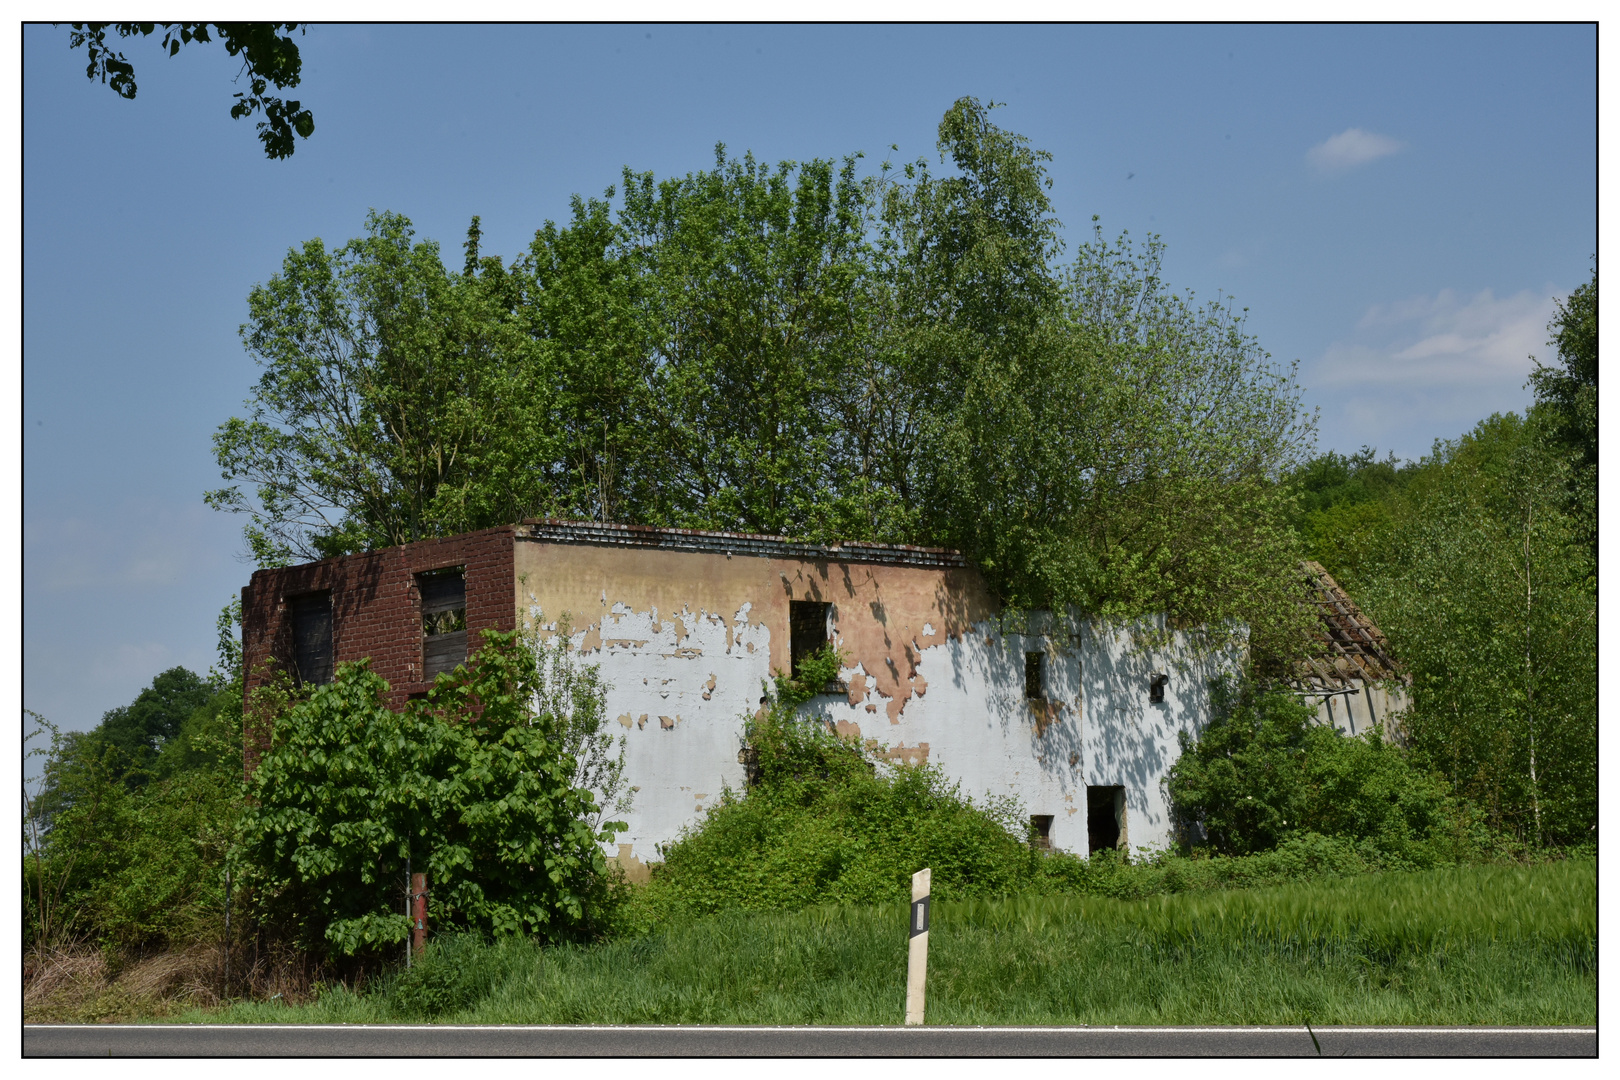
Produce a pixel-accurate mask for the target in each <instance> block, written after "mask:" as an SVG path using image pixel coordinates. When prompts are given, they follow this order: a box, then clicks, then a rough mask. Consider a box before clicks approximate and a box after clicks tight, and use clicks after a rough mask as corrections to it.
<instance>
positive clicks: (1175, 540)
mask: <svg viewBox="0 0 1620 1080" xmlns="http://www.w3.org/2000/svg"><path fill="white" fill-rule="evenodd" d="M938 150H939V154H940V158H941V162H942V164H944V165H945V168H943V169H942V170H941V171H940V172H938V173H937V174H936V172H935V171H934V170H933V169H932V168H931V167H930V165H929V164H928V163H927V162H926V161H918V162H913V163H910V164H907V165H905V166H903V167H901V168H899V169H896V168H894V166H893V165H892V164H890V163H885V165H884V166H883V168H882V169H880V170H879V171H878V173H877V175H873V176H868V177H865V178H862V177H860V176H858V175H857V172H856V166H857V163H858V159H857V158H854V157H851V158H846V159H844V160H843V161H842V162H834V161H830V160H825V159H816V160H811V161H808V162H804V163H795V162H791V161H789V162H781V163H778V164H777V165H775V166H767V165H765V164H763V163H760V162H758V161H756V160H755V159H754V158H753V157H752V156H748V155H745V156H744V157H743V158H742V159H740V160H739V159H734V158H730V157H728V156H727V155H726V153H725V150H724V148H723V147H721V148H718V149H717V152H716V160H715V166H714V168H713V169H712V170H709V171H700V172H694V173H691V174H688V175H686V176H684V177H679V178H673V179H666V180H662V181H659V180H657V179H655V178H654V177H653V176H652V175H651V174H648V173H636V172H633V171H630V170H626V172H625V175H624V188H623V192H622V202H621V204H620V206H619V209H618V210H617V211H615V209H614V206H613V200H614V198H615V194H616V193H615V189H611V188H610V189H608V190H607V192H606V193H605V195H604V197H603V198H602V199H592V200H582V199H575V200H574V202H573V205H572V216H571V218H570V220H569V221H568V223H567V224H566V225H565V226H558V225H557V224H555V223H553V222H547V223H546V225H545V226H544V227H543V228H542V229H541V230H539V231H538V232H537V233H536V235H535V238H534V242H533V243H532V244H531V245H530V248H529V250H528V252H527V253H526V254H525V255H524V256H522V257H520V258H519V259H518V260H516V261H515V262H514V263H513V265H511V266H510V267H503V266H502V265H501V263H500V260H499V259H494V258H490V257H486V256H483V255H482V254H481V253H480V251H479V242H480V236H479V235H478V228H477V219H474V225H473V228H472V229H471V230H470V231H469V235H468V241H467V247H466V260H465V264H464V268H463V271H462V273H461V274H459V275H456V274H452V273H450V272H449V271H447V270H446V269H445V268H444V265H443V263H442V262H441V260H440V258H439V255H438V251H437V248H436V247H434V246H433V245H432V244H428V243H415V242H413V241H412V239H411V235H410V229H409V224H408V222H406V221H405V220H404V219H403V218H400V217H398V216H397V215H392V214H382V215H373V216H372V218H371V219H370V220H369V222H368V230H369V235H368V236H367V237H366V238H364V239H361V240H356V241H352V242H350V243H349V244H347V245H345V246H344V247H343V248H341V249H339V250H338V251H337V252H336V253H335V254H328V253H327V251H326V249H325V248H324V246H323V245H321V244H320V242H319V241H311V242H309V243H308V244H305V245H304V247H303V248H302V249H301V250H299V251H295V252H293V253H291V254H289V256H288V258H287V260H286V262H285V263H284V265H283V269H282V273H281V274H280V275H278V276H277V277H275V278H273V279H272V280H271V282H270V283H269V284H268V285H266V286H264V287H261V288H260V289H256V290H255V292H254V294H253V296H252V298H251V312H252V321H251V322H250V323H249V324H248V326H247V327H245V328H244V339H245V340H246V341H247V343H248V346H249V349H250V351H252V352H253V353H254V354H255V356H256V357H257V358H258V359H259V360H260V363H261V365H262V366H263V369H264V375H263V377H262V378H261V380H260V382H259V385H258V387H257V389H256V390H255V393H254V396H253V398H252V399H250V402H249V406H250V409H251V410H252V413H251V415H250V417H249V418H248V419H245V420H244V419H235V420H231V421H230V422H228V423H227V424H226V425H224V426H223V427H222V428H221V429H220V431H219V433H218V435H217V436H216V440H215V448H216V452H217V454H218V458H219V463H220V465H221V469H222V472H223V473H224V475H225V477H226V479H227V480H228V481H231V482H232V483H233V486H231V487H228V488H225V489H222V490H220V491H217V492H213V493H211V494H210V496H209V499H210V501H211V502H212V503H213V504H214V505H215V506H218V507H221V508H224V509H231V510H238V511H244V512H247V513H248V514H249V515H250V524H249V527H248V529H247V535H248V540H249V543H250V546H251V547H252V549H253V552H254V554H255V556H256V557H257V558H258V559H259V561H261V562H274V561H284V560H287V559H290V558H294V557H301V558H313V557H319V556H326V555H335V554H339V553H342V552H347V551H352V550H359V549H363V548H369V547H377V546H384V545H387V544H395V543H400V542H403V541H407V540H413V539H416V538H418V537H421V536H431V535H443V534H449V533H455V532H459V531H463V530H467V529H472V528H478V527H481V526H488V525H496V524H502V523H506V522H510V521H513V520H516V519H518V518H520V517H523V516H526V515H530V514H557V515H563V516H569V517H580V518H586V519H597V520H605V521H622V522H629V523H636V524H648V525H657V526H679V527H695V528H709V529H727V530H742V531H751V532H765V533H778V534H786V535H789V536H794V537H800V538H808V539H814V540H822V541H829V540H839V539H846V538H855V539H865V540H880V541H889V542H901V543H927V544H941V545H946V546H951V547H955V548H959V549H961V550H963V551H964V552H966V553H967V554H968V555H969V556H970V557H972V558H973V559H974V561H975V562H976V563H977V564H978V565H979V566H980V567H981V568H982V569H983V570H984V572H985V574H986V576H987V577H988V579H989V581H990V583H991V585H992V587H993V588H995V589H996V590H997V592H999V593H1000V594H1001V595H1002V596H1003V598H1004V599H1006V600H1007V601H1008V602H1009V603H1011V604H1012V605H1014V606H1019V607H1034V606H1048V605H1051V606H1061V605H1064V604H1076V605H1079V606H1081V607H1084V608H1086V609H1088V610H1091V611H1095V612H1098V613H1101V614H1103V615H1106V616H1110V617H1120V618H1124V617H1131V616H1136V615H1143V614H1148V613H1153V612H1167V613H1169V614H1170V615H1171V616H1172V619H1173V620H1174V624H1175V625H1192V624H1204V625H1206V626H1209V627H1211V628H1212V629H1214V630H1215V631H1216V632H1217V633H1219V634H1222V635H1226V636H1229V635H1230V634H1231V633H1233V632H1241V629H1240V626H1241V624H1247V625H1248V626H1250V627H1252V628H1253V635H1252V636H1253V641H1254V643H1256V644H1261V643H1265V642H1271V643H1272V644H1271V645H1270V646H1268V647H1271V648H1273V649H1274V650H1275V649H1276V648H1278V647H1280V646H1281V645H1282V644H1283V643H1285V642H1288V641H1293V642H1296V643H1297V642H1298V641H1301V640H1303V632H1302V622H1301V620H1302V615H1301V613H1300V610H1299V605H1297V604H1295V603H1293V602H1292V591H1291V590H1292V589H1293V588H1294V584H1295V583H1294V567H1295V564H1296V562H1297V558H1298V551H1297V544H1296V543H1295V537H1294V533H1293V531H1292V529H1291V528H1290V526H1289V515H1290V512H1291V504H1290V502H1289V498H1290V494H1289V491H1288V489H1287V488H1286V487H1285V486H1284V485H1282V484H1281V480H1282V479H1283V477H1284V476H1285V475H1286V474H1288V473H1289V472H1290V470H1291V469H1293V468H1294V466H1295V465H1297V464H1298V463H1299V461H1300V460H1301V455H1302V454H1303V452H1304V449H1305V448H1306V447H1307V446H1308V444H1309V440H1310V436H1311V428H1312V425H1311V420H1310V418H1309V417H1307V416H1305V415H1304V414H1303V413H1302V411H1301V409H1300V407H1299V400H1298V387H1297V386H1296V385H1295V383H1294V380H1293V376H1292V372H1291V371H1289V370H1287V369H1282V368H1279V367H1277V366H1276V365H1274V364H1272V362H1271V360H1270V357H1269V356H1267V355H1266V354H1265V353H1264V351H1263V350H1261V349H1260V348H1259V346H1258V344H1257V343H1256V342H1255V341H1254V339H1253V338H1252V337H1251V336H1249V335H1248V334H1247V333H1246V331H1245V329H1244V323H1243V318H1244V317H1243V314H1242V313H1241V312H1238V311H1235V310H1234V309H1233V307H1232V305H1231V304H1230V303H1229V302H1226V301H1219V300H1218V301H1216V302H1214V303H1204V304H1199V303H1197V302H1196V301H1195V300H1194V299H1193V298H1192V297H1190V296H1186V295H1180V294H1176V293H1173V292H1171V291H1170V290H1169V289H1168V288H1167V287H1166V286H1165V285H1164V283H1163V280H1162V276H1161V273H1160V262H1161V259H1162V246H1161V245H1160V244H1159V242H1158V241H1157V240H1156V239H1154V240H1151V241H1150V242H1149V243H1148V244H1147V245H1146V246H1145V247H1144V248H1142V249H1141V250H1138V249H1137V248H1136V247H1134V246H1133V245H1132V244H1130V243H1129V242H1128V241H1127V240H1125V239H1123V238H1122V239H1121V240H1120V241H1118V242H1116V243H1112V244H1110V243H1108V242H1105V241H1104V240H1103V238H1102V235H1101V232H1100V230H1099V229H1095V228H1094V230H1093V239H1092V240H1091V242H1089V243H1087V244H1085V245H1082V246H1081V248H1080V249H1079V251H1078V252H1077V254H1076V257H1075V258H1074V259H1073V260H1072V261H1071V262H1070V263H1068V264H1063V263H1062V262H1061V256H1062V250H1063V249H1062V244H1061V226H1060V224H1059V222H1058V221H1057V220H1056V218H1055V216H1054V215H1053V213H1052V208H1051V203H1050V200H1049V197H1048V193H1047V192H1048V188H1049V186H1050V179H1049V177H1048V176H1047V174H1046V162H1047V161H1048V160H1049V155H1047V154H1045V153H1044V152H1042V151H1039V150H1037V149H1035V148H1033V147H1031V146H1030V145H1029V142H1028V140H1027V139H1025V138H1023V137H1022V136H1020V135H1017V134H1015V133H1013V132H1009V131H1006V130H1004V129H1002V128H1000V127H998V126H997V125H996V124H994V123H993V122H992V120H991V107H990V106H986V105H983V104H981V103H980V102H978V101H977V100H975V99H973V98H963V99H961V100H959V101H958V102H956V103H955V104H954V105H953V106H952V107H951V109H950V110H949V111H948V112H947V113H946V114H945V116H944V118H943V119H942V121H941V123H940V127H939V139H938ZM244 482H245V483H246V484H250V485H251V486H252V491H251V492H244V490H243V486H244ZM250 494H251V495H252V499H251V500H250V497H249V495H250Z"/></svg>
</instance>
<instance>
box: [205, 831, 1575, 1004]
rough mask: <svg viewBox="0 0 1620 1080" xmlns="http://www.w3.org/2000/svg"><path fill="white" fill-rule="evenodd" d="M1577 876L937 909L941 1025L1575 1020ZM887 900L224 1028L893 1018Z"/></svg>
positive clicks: (894, 917) (1571, 871) (547, 961)
mask: <svg viewBox="0 0 1620 1080" xmlns="http://www.w3.org/2000/svg"><path fill="white" fill-rule="evenodd" d="M1595 894H1596V867H1595V864H1594V863H1593V862H1591V861H1576V862H1565V863H1558V864H1553V865H1547V866H1536V867H1467V868H1457V869H1449V870H1433V871H1425V872H1421V873H1411V874H1385V875H1378V876H1361V877H1356V878H1350V879H1345V880H1342V881H1322V882H1309V883H1302V884H1295V885H1284V886H1278V887H1274V888H1268V889H1256V890H1253V891H1240V892H1231V891H1227V892H1219V893H1184V894H1181V895H1174V896H1161V897H1156V898H1153V899H1150V900H1142V901H1122V900H1113V899H1106V898H1089V897H1087V898H1080V897H1067V896H1056V897H1052V896H1048V897H1020V898H1016V899H1009V900H987V899H986V900H963V901H957V902H940V903H938V904H937V905H936V906H935V908H934V922H933V930H932V931H931V933H930V943H929V990H928V1018H929V1022H930V1023H941V1024H1189V1023H1190V1024H1208V1023H1215V1024H1298V1023H1301V1022H1308V1023H1312V1024H1452V1023H1475V1024H1589V1023H1593V1022H1595V1019H1596V1000H1597V999H1596V969H1597V954H1596V903H1595ZM905 925H906V906H905V904H904V903H903V902H899V903H889V904H886V905H865V906H863V905H839V906H822V907H813V908H809V909H806V910H802V911H799V912H796V913H792V914H787V913H778V914H760V913H756V912H743V911H736V910H732V911H728V912H725V913H722V914H719V915H715V916H713V917H710V918H706V919H703V920H700V921H697V922H692V923H682V924H679V925H674V926H669V927H666V928H660V929H659V930H657V931H655V932H653V933H651V934H649V935H646V936H639V937H634V938H628V939H620V940H615V941H611V942H608V943H604V944H599V945H591V946H567V947H563V948H557V949H547V950H541V949H540V948H538V947H536V946H535V945H534V944H533V943H532V942H529V941H526V940H521V939H515V938H509V939H505V940H503V941H500V942H496V943H487V942H485V941H483V940H480V939H476V938H469V937H448V938H443V939H439V940H438V941H436V942H435V944H434V946H433V948H432V949H430V950H429V952H428V954H427V956H426V958H425V959H424V961H423V962H422V963H420V964H418V965H417V966H415V967H413V968H412V969H411V970H410V971H409V972H403V971H401V972H396V973H395V974H393V975H392V976H390V977H388V978H387V979H384V980H380V981H379V982H378V983H377V984H375V985H373V986H371V987H369V988H368V989H367V990H366V991H365V992H361V993H357V992H355V991H354V990H352V989H349V988H346V987H340V986H333V987H330V988H328V989H325V990H323V991H322V992H321V993H320V994H319V995H318V996H317V997H316V998H315V999H314V1000H313V1001H311V1002H310V1003H309V1004H307V1005H304V1006H302V1007H288V1006H287V1005H285V1004H281V1003H268V1004H267V1003H242V1004H238V1005H235V1006H233V1007H232V1008H230V1009H229V1010H227V1011H225V1012H224V1013H217V1014H216V1013H193V1014H189V1015H188V1016H184V1017H182V1019H194V1020H209V1021H214V1020H218V1019H226V1020H229V1021H232V1022H252V1023H278V1022H301V1023H309V1022H317V1023H378V1022H387V1021H402V1020H434V1021H443V1022H462V1023H550V1024H556V1023H565V1024H585V1023H591V1024H694V1023H709V1024H717V1023H734V1024H895V1023H898V1022H899V1021H900V1018H901V1015H902V1013H903V1005H904V1000H905V970H906V964H905V950H906V944H905V943H906V934H905Z"/></svg>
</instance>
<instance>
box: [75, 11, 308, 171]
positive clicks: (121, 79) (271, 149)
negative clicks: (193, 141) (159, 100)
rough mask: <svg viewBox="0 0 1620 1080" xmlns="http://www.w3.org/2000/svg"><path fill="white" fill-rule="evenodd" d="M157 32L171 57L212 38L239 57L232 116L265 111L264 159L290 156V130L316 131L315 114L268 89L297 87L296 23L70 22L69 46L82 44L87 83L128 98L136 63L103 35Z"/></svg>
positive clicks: (299, 65) (292, 144) (262, 131)
mask: <svg viewBox="0 0 1620 1080" xmlns="http://www.w3.org/2000/svg"><path fill="white" fill-rule="evenodd" d="M210 27H212V30H210ZM159 30H161V31H163V41H162V48H163V50H164V51H165V52H166V53H168V54H169V55H170V56H171V57H172V56H174V55H175V54H176V53H178V52H179V51H180V47H181V46H182V45H189V44H191V43H193V42H199V43H206V42H210V41H213V40H214V38H215V37H216V36H217V37H218V39H219V41H220V43H221V44H222V45H224V46H225V51H226V52H227V53H229V54H230V55H231V56H240V57H241V58H242V74H244V75H246V76H247V77H248V89H247V90H246V91H243V92H239V93H237V94H236V95H235V98H236V104H234V105H232V106H231V119H232V120H240V119H241V118H242V117H244V116H252V115H253V114H254V113H263V114H264V119H263V120H261V121H259V141H260V142H261V143H263V144H264V153H265V156H266V157H268V158H271V159H272V160H275V159H279V158H287V157H291V156H292V153H293V150H295V149H296V148H297V144H296V143H295V142H294V140H293V136H294V134H296V135H297V136H298V137H299V138H303V139H307V138H309V137H310V136H311V135H313V134H314V133H315V117H314V115H313V114H312V113H311V112H310V111H309V110H308V109H306V108H304V107H303V105H302V103H301V102H299V101H284V100H283V99H281V98H279V97H276V96H275V95H273V94H271V93H269V89H270V86H271V84H274V85H275V87H276V89H278V90H285V89H287V88H288V87H293V86H297V85H298V82H299V79H300V77H301V73H302V70H303V60H302V59H301V58H300V57H299V55H298V46H297V44H296V43H294V41H293V39H292V32H293V31H294V30H297V31H298V32H299V33H300V34H302V33H303V32H304V30H303V28H301V27H300V26H299V24H298V23H74V24H73V32H72V33H71V34H70V35H69V37H68V47H69V48H73V49H77V48H80V47H81V46H82V47H83V48H84V50H85V52H86V54H87V55H88V56H89V60H90V62H89V63H88V64H87V65H86V66H85V72H84V73H85V75H87V76H88V77H89V78H90V79H91V80H92V81H93V80H95V79H98V78H99V79H100V80H101V82H102V83H103V85H106V86H110V87H111V88H112V91H113V93H115V94H117V95H118V96H119V97H121V98H124V99H125V100H126V101H133V100H134V99H135V90H136V86H135V66H134V65H133V64H131V63H130V62H129V59H128V58H127V57H125V56H124V54H123V53H122V52H120V51H118V50H116V49H114V48H113V46H111V45H109V44H108V43H107V33H108V31H111V32H113V33H115V34H117V35H118V36H119V37H121V38H132V37H151V36H152V35H153V34H155V33H157V32H158V31H159Z"/></svg>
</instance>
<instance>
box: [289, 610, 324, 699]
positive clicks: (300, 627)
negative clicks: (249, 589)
mask: <svg viewBox="0 0 1620 1080" xmlns="http://www.w3.org/2000/svg"><path fill="white" fill-rule="evenodd" d="M287 613H288V615H289V616H290V617H291V619H292V638H293V655H292V662H293V677H294V678H295V679H297V680H298V685H299V686H321V685H324V684H326V683H329V682H331V681H332V594H331V593H330V592H318V593H305V594H304V595H303V596H292V597H288V599H287Z"/></svg>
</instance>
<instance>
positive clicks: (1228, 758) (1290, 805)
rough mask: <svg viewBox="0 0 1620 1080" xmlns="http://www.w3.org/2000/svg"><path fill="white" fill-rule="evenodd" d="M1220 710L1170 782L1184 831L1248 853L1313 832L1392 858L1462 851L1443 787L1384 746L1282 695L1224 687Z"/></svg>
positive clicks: (1397, 861) (1410, 860)
mask: <svg viewBox="0 0 1620 1080" xmlns="http://www.w3.org/2000/svg"><path fill="white" fill-rule="evenodd" d="M1214 705H1215V717H1214V719H1213V720H1212V721H1211V722H1210V724H1209V726H1208V727H1206V728H1205V729H1204V731H1203V732H1202V733H1200V735H1199V736H1198V739H1197V741H1196V742H1195V741H1193V740H1192V739H1190V738H1188V737H1187V736H1186V735H1185V734H1183V735H1182V736H1181V743H1182V749H1181V756H1180V757H1179V758H1178V759H1177V761H1176V763H1175V765H1173V766H1172V767H1171V769H1170V773H1169V776H1168V780H1167V788H1168V790H1169V793H1170V797H1171V799H1172V801H1173V803H1174V806H1175V813H1176V816H1177V818H1178V820H1179V821H1180V823H1181V826H1182V827H1183V828H1184V829H1187V830H1189V831H1191V830H1194V829H1201V830H1202V831H1203V833H1204V835H1205V836H1206V837H1207V839H1208V842H1209V844H1210V846H1211V847H1213V848H1214V849H1215V850H1216V851H1218V852H1220V853H1221V854H1225V855H1252V854H1256V853H1259V852H1263V851H1269V850H1272V849H1273V848H1276V847H1277V846H1278V845H1279V844H1282V843H1284V842H1285V841H1287V840H1289V839H1290V838H1294V837H1303V836H1306V835H1309V834H1314V835H1317V836H1327V837H1336V838H1342V839H1345V840H1349V841H1351V842H1354V843H1358V844H1362V845H1364V846H1366V847H1368V848H1369V849H1370V850H1371V851H1373V852H1376V853H1378V855H1379V856H1380V857H1381V858H1382V860H1384V861H1386V862H1390V863H1391V864H1392V865H1406V866H1408V867H1410V866H1424V865H1432V864H1433V863H1435V862H1436V861H1441V860H1443V859H1447V858H1450V857H1451V856H1452V855H1453V854H1455V852H1454V850H1453V846H1454V843H1455V837H1454V836H1453V835H1452V833H1453V832H1454V829H1453V826H1454V825H1455V824H1456V822H1457V821H1459V820H1461V818H1460V817H1459V815H1461V816H1463V817H1465V816H1466V814H1465V811H1464V810H1463V808H1460V807H1457V806H1456V805H1454V803H1453V802H1452V801H1451V800H1450V798H1449V792H1448V791H1447V788H1446V785H1445V784H1444V783H1443V782H1442V781H1440V780H1439V779H1438V778H1437V777H1434V776H1431V775H1430V774H1429V773H1427V772H1426V771H1425V770H1424V769H1423V768H1421V767H1420V766H1418V765H1417V764H1415V763H1414V762H1412V761H1411V760H1409V759H1408V756H1407V755H1406V754H1405V753H1404V752H1403V751H1402V750H1401V748H1399V747H1397V746H1394V745H1392V744H1386V743H1384V742H1382V741H1381V740H1380V738H1379V736H1378V734H1377V732H1376V731H1374V732H1373V733H1371V734H1369V735H1368V736H1366V737H1350V736H1345V735H1342V734H1340V733H1339V732H1338V731H1337V730H1335V729H1334V728H1331V727H1325V726H1321V725H1319V724H1317V723H1316V720H1315V717H1314V712H1313V710H1312V709H1311V708H1310V707H1309V706H1308V705H1306V704H1305V703H1304V702H1302V701H1300V700H1299V699H1298V698H1296V697H1295V696H1294V695H1292V694H1291V693H1289V692H1287V691H1285V690H1272V691H1261V690H1259V689H1258V688H1257V687H1255V686H1253V685H1243V686H1233V685H1231V684H1222V685H1218V686H1217V687H1216V688H1215V695H1214Z"/></svg>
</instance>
